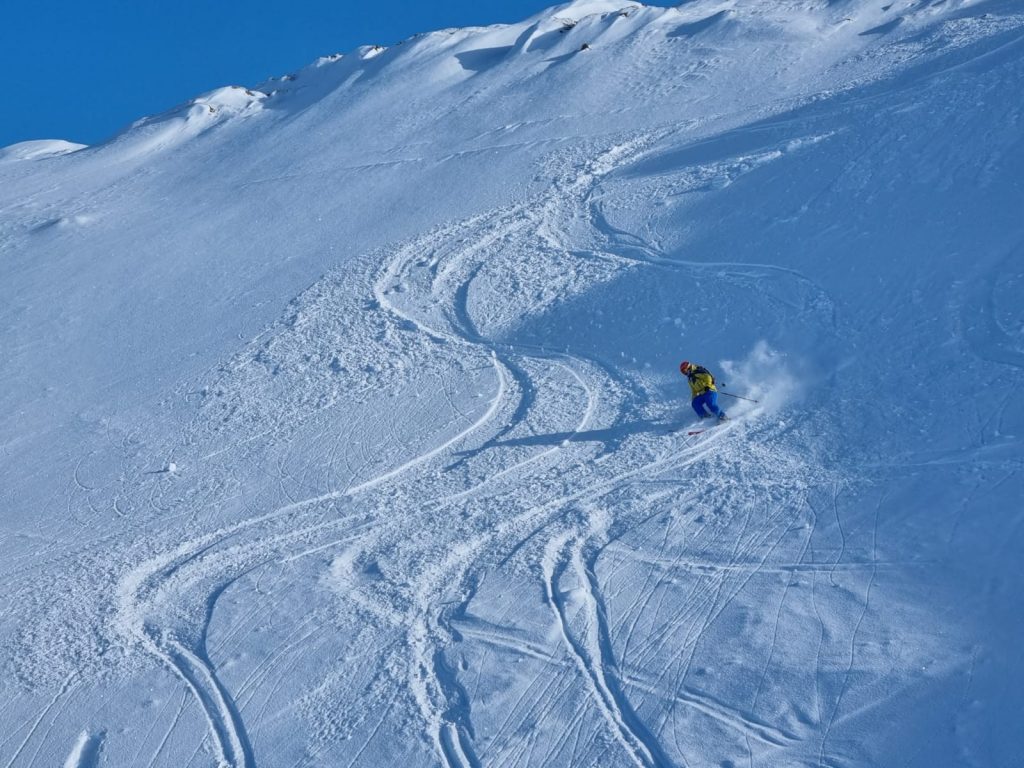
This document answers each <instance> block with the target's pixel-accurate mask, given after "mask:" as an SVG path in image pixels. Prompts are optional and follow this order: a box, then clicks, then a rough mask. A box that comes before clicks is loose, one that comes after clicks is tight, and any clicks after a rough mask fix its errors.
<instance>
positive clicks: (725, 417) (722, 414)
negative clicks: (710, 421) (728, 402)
mask: <svg viewBox="0 0 1024 768" xmlns="http://www.w3.org/2000/svg"><path fill="white" fill-rule="evenodd" d="M718 420H719V421H729V420H730V419H729V417H728V416H726V415H725V411H722V412H721V413H720V414H718Z"/></svg>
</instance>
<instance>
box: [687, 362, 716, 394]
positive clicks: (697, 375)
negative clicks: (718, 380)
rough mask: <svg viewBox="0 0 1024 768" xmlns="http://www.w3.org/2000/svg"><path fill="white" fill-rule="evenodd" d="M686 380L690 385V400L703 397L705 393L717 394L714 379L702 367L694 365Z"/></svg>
mask: <svg viewBox="0 0 1024 768" xmlns="http://www.w3.org/2000/svg"><path fill="white" fill-rule="evenodd" d="M686 380H687V381H688V382H689V384H690V392H691V399H692V398H694V397H698V396H700V395H703V394H704V393H705V392H717V391H718V390H717V389H715V377H714V376H712V375H711V372H710V371H709V370H708V369H707V368H705V367H704V366H702V365H694V366H693V367H692V368H691V369H690V372H689V373H688V374H686Z"/></svg>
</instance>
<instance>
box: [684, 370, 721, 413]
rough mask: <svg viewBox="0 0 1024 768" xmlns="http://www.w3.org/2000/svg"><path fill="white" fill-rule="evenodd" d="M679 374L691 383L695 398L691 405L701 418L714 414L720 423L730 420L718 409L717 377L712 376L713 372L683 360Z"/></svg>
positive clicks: (691, 390)
mask: <svg viewBox="0 0 1024 768" xmlns="http://www.w3.org/2000/svg"><path fill="white" fill-rule="evenodd" d="M679 372H680V373H681V374H683V376H685V377H686V379H687V381H688V382H689V383H690V392H691V393H692V396H693V399H692V400H691V401H690V405H692V406H693V410H695V411H696V412H697V416H698V417H699V418H701V419H704V418H707V417H708V416H711V415H712V414H714V415H715V416H717V417H718V420H719V421H725V420H727V419H728V418H729V417H728V416H726V415H725V411H723V410H722V409H721V408H719V407H718V390H717V389H715V377H714V376H712V375H711V371H709V370H708V369H707V368H705V367H704V366H703V365H696V364H695V363H691V362H690V361H688V360H683V362H681V363H680V364H679Z"/></svg>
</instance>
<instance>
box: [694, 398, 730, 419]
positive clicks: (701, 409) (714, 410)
mask: <svg viewBox="0 0 1024 768" xmlns="http://www.w3.org/2000/svg"><path fill="white" fill-rule="evenodd" d="M690 405H692V406H693V410H695V411H696V412H697V415H698V416H700V418H702V419H703V418H704V417H705V416H709V415H711V414H714V415H715V416H724V415H725V411H723V410H722V409H721V408H719V407H718V393H717V392H704V393H703V394H700V395H697V396H696V397H695V398H693V400H692V401H690Z"/></svg>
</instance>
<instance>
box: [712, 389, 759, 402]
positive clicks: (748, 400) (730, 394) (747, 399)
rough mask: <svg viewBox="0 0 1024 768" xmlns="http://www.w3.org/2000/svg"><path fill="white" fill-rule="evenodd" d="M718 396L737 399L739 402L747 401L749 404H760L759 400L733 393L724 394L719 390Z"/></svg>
mask: <svg viewBox="0 0 1024 768" xmlns="http://www.w3.org/2000/svg"><path fill="white" fill-rule="evenodd" d="M718 394H720V395H725V396H726V397H735V398H736V399H737V400H746V401H747V402H748V403H758V402H760V401H759V400H754V399H753V398H750V397H741V396H740V395H734V394H733V393H732V392H723V391H722V390H718Z"/></svg>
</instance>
